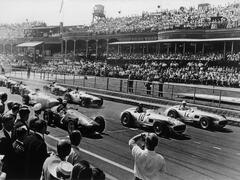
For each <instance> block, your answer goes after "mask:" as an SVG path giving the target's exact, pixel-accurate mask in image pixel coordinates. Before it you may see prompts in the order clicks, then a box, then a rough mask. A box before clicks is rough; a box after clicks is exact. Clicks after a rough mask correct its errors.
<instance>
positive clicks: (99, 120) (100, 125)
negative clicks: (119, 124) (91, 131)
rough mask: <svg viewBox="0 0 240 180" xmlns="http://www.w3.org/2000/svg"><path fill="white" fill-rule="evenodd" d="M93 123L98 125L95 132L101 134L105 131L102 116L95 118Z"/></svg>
mask: <svg viewBox="0 0 240 180" xmlns="http://www.w3.org/2000/svg"><path fill="white" fill-rule="evenodd" d="M95 122H96V123H97V124H98V128H97V132H98V133H102V132H103V131H104V129H105V120H104V118H103V117H102V116H97V117H96V118H95Z"/></svg>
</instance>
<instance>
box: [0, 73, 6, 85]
mask: <svg viewBox="0 0 240 180" xmlns="http://www.w3.org/2000/svg"><path fill="white" fill-rule="evenodd" d="M6 79H7V77H6V76H4V75H0V86H5V82H6Z"/></svg>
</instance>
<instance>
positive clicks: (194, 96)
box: [193, 87, 196, 104]
mask: <svg viewBox="0 0 240 180" xmlns="http://www.w3.org/2000/svg"><path fill="white" fill-rule="evenodd" d="M195 99H196V87H194V94H193V103H194V104H195Z"/></svg>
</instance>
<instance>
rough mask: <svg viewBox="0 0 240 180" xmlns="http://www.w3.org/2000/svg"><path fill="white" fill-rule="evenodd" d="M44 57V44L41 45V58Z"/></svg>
mask: <svg viewBox="0 0 240 180" xmlns="http://www.w3.org/2000/svg"><path fill="white" fill-rule="evenodd" d="M44 56H45V48H44V44H42V58H44Z"/></svg>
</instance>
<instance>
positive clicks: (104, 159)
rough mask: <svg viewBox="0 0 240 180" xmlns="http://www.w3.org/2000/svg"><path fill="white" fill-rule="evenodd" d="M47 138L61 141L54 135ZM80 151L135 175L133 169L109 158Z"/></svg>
mask: <svg viewBox="0 0 240 180" xmlns="http://www.w3.org/2000/svg"><path fill="white" fill-rule="evenodd" d="M47 136H48V137H49V138H51V139H53V140H55V141H59V140H60V139H59V138H57V137H54V136H52V135H47ZM79 149H80V151H82V152H84V153H86V154H88V155H90V156H93V157H95V158H98V159H100V160H102V161H104V162H106V163H109V164H111V165H113V166H116V167H118V168H120V169H122V170H124V171H127V172H130V173H134V172H133V170H132V169H130V168H128V167H126V166H123V165H121V164H119V163H116V162H114V161H111V160H109V159H107V158H104V157H102V156H99V155H97V154H95V153H92V152H90V151H88V150H86V149H83V148H79Z"/></svg>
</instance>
